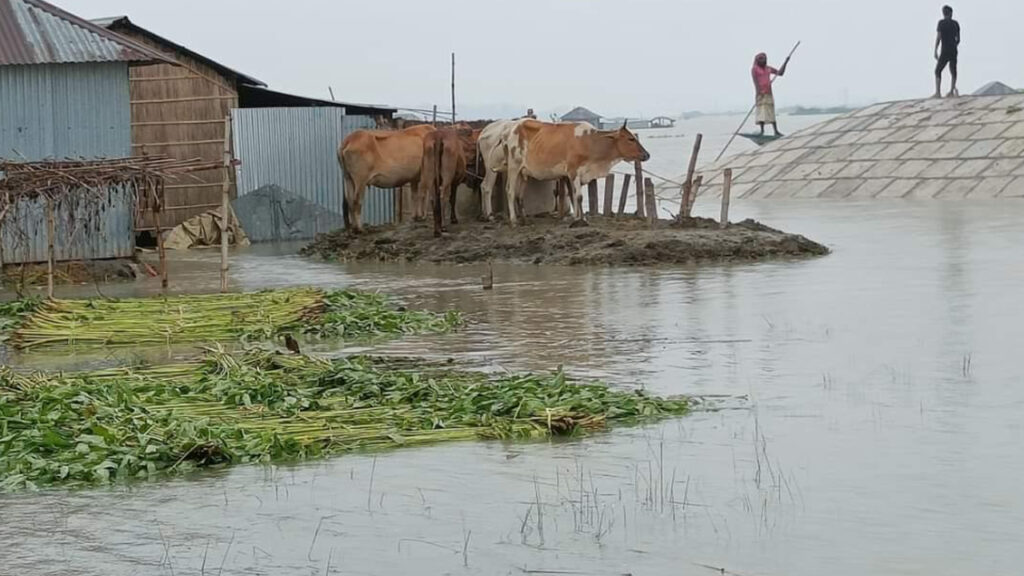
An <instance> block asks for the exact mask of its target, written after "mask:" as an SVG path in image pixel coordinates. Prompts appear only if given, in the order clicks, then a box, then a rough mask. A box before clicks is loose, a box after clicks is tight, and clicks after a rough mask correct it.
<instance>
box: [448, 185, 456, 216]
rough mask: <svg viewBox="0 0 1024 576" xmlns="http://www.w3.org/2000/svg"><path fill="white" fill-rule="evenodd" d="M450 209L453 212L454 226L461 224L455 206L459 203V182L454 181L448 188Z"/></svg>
mask: <svg viewBox="0 0 1024 576" xmlns="http://www.w3.org/2000/svg"><path fill="white" fill-rule="evenodd" d="M448 190H449V193H448V207H449V208H451V212H452V224H458V223H459V216H458V214H456V213H455V204H456V203H457V202H458V197H457V194H458V192H459V181H458V180H455V181H453V182H452V183H451V184H450V185H449V187H448Z"/></svg>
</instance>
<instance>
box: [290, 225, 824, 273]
mask: <svg viewBox="0 0 1024 576" xmlns="http://www.w3.org/2000/svg"><path fill="white" fill-rule="evenodd" d="M301 253H302V254H303V255H304V256H319V257H321V258H324V259H328V260H343V261H360V260H362V261H384V262H447V263H456V264H469V263H474V262H486V261H498V262H513V263H533V264H558V265H565V264H585V265H601V266H603V265H611V266H641V265H656V264H687V263H692V262H707V261H726V262H728V261H750V260H760V259H764V258H778V257H799V256H819V255H823V254H827V253H828V248H826V247H824V246H822V245H821V244H818V243H816V242H813V241H811V240H808V239H807V238H805V237H803V236H799V235H796V234H786V233H784V232H781V231H779V230H775V229H773V228H769V227H768V226H765V225H763V224H761V223H759V222H755V221H753V220H746V221H744V222H740V223H738V224H730V225H729V226H728V227H727V228H725V229H724V230H723V229H719V227H718V223H717V222H715V221H713V220H709V219H704V218H691V219H688V220H686V221H685V222H683V223H675V222H669V221H661V222H658V224H657V226H656V227H655V228H654V229H651V228H650V227H649V226H648V224H647V222H646V221H644V220H641V219H638V218H622V219H619V218H603V217H595V218H592V219H591V221H590V226H589V227H585V228H570V227H569V225H568V223H566V222H562V221H558V220H556V219H553V218H542V217H538V218H531V219H530V221H529V223H528V224H526V225H525V226H521V227H519V228H511V227H509V226H508V225H507V224H504V223H479V222H472V223H467V224H459V225H456V226H452V227H451V228H450V233H449V234H447V235H445V236H444V237H442V238H434V236H433V228H432V227H431V225H429V224H405V225H401V226H384V227H379V228H371V229H368V230H367V232H365V233H364V234H362V235H359V236H353V235H350V234H347V233H346V232H345V231H343V230H338V231H335V232H332V233H330V234H322V235H320V236H319V237H318V238H317V239H316V240H315V241H314V242H313V243H312V244H310V245H309V246H307V247H306V248H304V249H303V250H302V252H301Z"/></svg>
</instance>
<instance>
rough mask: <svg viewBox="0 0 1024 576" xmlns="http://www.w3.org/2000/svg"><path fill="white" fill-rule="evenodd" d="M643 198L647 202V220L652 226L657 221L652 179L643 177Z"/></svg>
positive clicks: (656, 203) (656, 204)
mask: <svg viewBox="0 0 1024 576" xmlns="http://www.w3.org/2000/svg"><path fill="white" fill-rule="evenodd" d="M644 190H645V192H646V193H645V194H644V198H645V200H646V202H647V206H646V208H647V222H648V223H649V224H650V225H651V228H654V225H655V224H657V222H658V200H657V199H656V198H655V197H654V180H651V179H650V178H644Z"/></svg>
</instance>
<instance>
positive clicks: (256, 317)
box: [0, 288, 461, 349]
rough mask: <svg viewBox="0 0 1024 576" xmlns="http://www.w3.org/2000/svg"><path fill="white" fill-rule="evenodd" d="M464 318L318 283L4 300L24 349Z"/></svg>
mask: <svg viewBox="0 0 1024 576" xmlns="http://www.w3.org/2000/svg"><path fill="white" fill-rule="evenodd" d="M460 323H461V317H460V316H459V314H458V313H457V312H448V313H446V314H435V313H432V312H426V311H413V310H405V309H404V308H399V307H396V306H394V305H392V304H391V303H390V302H389V301H388V299H387V298H386V297H384V296H381V295H379V294H370V293H365V292H352V291H346V290H341V291H334V292H325V291H322V290H317V289H312V288H301V289H289V290H268V291H263V292H253V293H243V294H209V295H185V296H174V297H166V298H146V299H124V300H100V299H96V300H45V301H19V302H13V303H8V304H4V305H2V306H0V333H10V337H9V340H10V342H11V344H13V345H14V346H15V347H17V348H21V349H32V348H39V347H47V346H58V345H64V346H66V345H72V346H138V345H146V344H180V343H191V342H208V343H209V342H223V341H229V340H238V339H241V340H243V341H253V340H265V339H269V338H273V337H276V336H279V335H281V334H284V333H295V334H308V335H312V336H317V337H324V338H335V337H340V338H346V339H352V338H366V337H371V336H377V335H384V334H408V333H438V332H446V331H448V330H451V329H453V328H455V327H456V326H458V325H459V324H460Z"/></svg>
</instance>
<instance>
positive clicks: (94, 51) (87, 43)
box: [0, 0, 164, 66]
mask: <svg viewBox="0 0 1024 576" xmlns="http://www.w3.org/2000/svg"><path fill="white" fill-rule="evenodd" d="M163 60H164V57H163V56H161V55H160V54H159V53H157V52H155V51H153V50H150V49H148V48H146V47H144V46H142V45H140V44H137V43H135V42H132V41H130V40H127V39H125V38H122V37H120V36H118V35H117V34H114V33H112V32H110V31H108V30H106V29H104V28H102V27H100V26H97V25H95V24H92V23H90V22H89V21H87V20H84V19H82V18H79V17H78V16H75V15H74V14H70V13H68V12H65V11H64V10H61V9H60V8H57V7H56V6H54V5H52V4H49V3H47V2H43V1H42V0H0V66H5V65H14V64H77V63H85V62H135V63H146V62H159V61H163Z"/></svg>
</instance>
